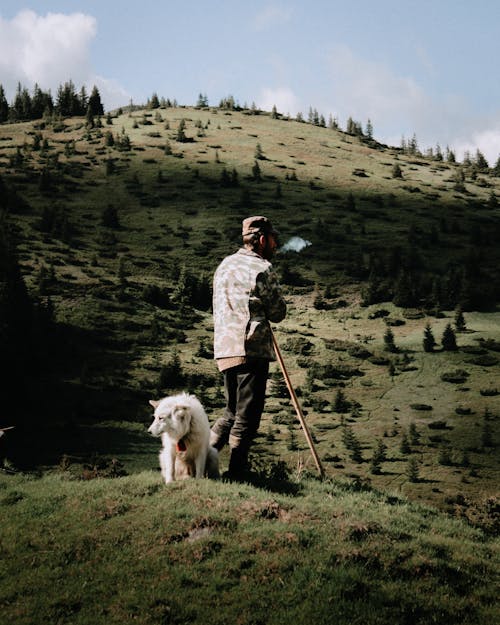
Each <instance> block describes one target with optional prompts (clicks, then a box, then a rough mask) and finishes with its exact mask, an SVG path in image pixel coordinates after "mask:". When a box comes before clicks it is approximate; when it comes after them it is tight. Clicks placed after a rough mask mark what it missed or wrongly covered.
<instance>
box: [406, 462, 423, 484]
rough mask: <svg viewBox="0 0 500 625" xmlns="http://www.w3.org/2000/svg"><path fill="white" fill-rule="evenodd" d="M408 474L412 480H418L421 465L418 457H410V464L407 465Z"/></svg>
mask: <svg viewBox="0 0 500 625" xmlns="http://www.w3.org/2000/svg"><path fill="white" fill-rule="evenodd" d="M406 475H407V476H408V479H409V480H410V482H418V481H419V479H420V477H419V466H418V462H417V460H416V458H410V459H409V460H408V464H407V465H406Z"/></svg>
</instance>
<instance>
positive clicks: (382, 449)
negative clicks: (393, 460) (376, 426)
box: [370, 439, 387, 475]
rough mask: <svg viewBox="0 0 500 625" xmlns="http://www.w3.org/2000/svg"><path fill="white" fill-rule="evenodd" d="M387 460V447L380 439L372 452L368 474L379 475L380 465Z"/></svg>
mask: <svg viewBox="0 0 500 625" xmlns="http://www.w3.org/2000/svg"><path fill="white" fill-rule="evenodd" d="M386 459H387V445H386V444H385V443H384V442H383V441H382V440H381V439H380V440H379V441H378V443H377V447H376V448H375V450H374V452H373V456H372V459H371V462H370V473H373V474H374V475H378V474H380V473H381V465H382V462H384V461H385V460H386Z"/></svg>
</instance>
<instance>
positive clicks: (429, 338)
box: [423, 323, 436, 352]
mask: <svg viewBox="0 0 500 625" xmlns="http://www.w3.org/2000/svg"><path fill="white" fill-rule="evenodd" d="M423 344H424V352H433V351H434V347H435V346H436V340H435V338H434V334H433V333H432V329H431V324H430V323H427V324H426V326H425V330H424V340H423Z"/></svg>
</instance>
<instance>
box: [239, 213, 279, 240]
mask: <svg viewBox="0 0 500 625" xmlns="http://www.w3.org/2000/svg"><path fill="white" fill-rule="evenodd" d="M256 232H262V233H263V234H278V232H277V231H276V230H275V229H274V228H273V226H272V224H271V222H270V221H269V219H268V218H267V217H263V216H262V215H257V216H255V217H247V218H246V219H244V220H243V222H242V229H241V234H242V236H245V235H247V234H254V233H256Z"/></svg>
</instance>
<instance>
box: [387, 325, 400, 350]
mask: <svg viewBox="0 0 500 625" xmlns="http://www.w3.org/2000/svg"><path fill="white" fill-rule="evenodd" d="M384 349H385V350H386V351H388V352H393V353H394V352H397V351H398V348H397V347H396V344H395V342H394V332H393V331H392V330H391V328H390V326H388V327H387V330H386V331H385V334H384Z"/></svg>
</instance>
